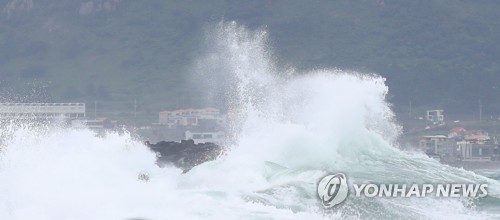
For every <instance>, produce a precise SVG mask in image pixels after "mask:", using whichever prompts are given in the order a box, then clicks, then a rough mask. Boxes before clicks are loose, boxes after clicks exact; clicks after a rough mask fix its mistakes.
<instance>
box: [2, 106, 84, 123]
mask: <svg viewBox="0 0 500 220" xmlns="http://www.w3.org/2000/svg"><path fill="white" fill-rule="evenodd" d="M56 118H65V119H79V118H85V103H0V120H1V119H44V120H47V119H56Z"/></svg>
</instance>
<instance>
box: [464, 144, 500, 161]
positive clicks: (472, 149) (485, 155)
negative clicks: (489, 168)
mask: <svg viewBox="0 0 500 220" xmlns="http://www.w3.org/2000/svg"><path fill="white" fill-rule="evenodd" d="M458 146H459V150H460V156H461V159H462V160H463V161H492V160H498V158H499V155H500V149H499V146H498V145H496V144H492V143H487V144H478V143H471V142H469V141H460V142H458Z"/></svg>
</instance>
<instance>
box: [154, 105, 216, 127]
mask: <svg viewBox="0 0 500 220" xmlns="http://www.w3.org/2000/svg"><path fill="white" fill-rule="evenodd" d="M200 120H213V121H215V122H216V123H222V122H223V120H224V119H223V117H222V116H221V114H220V111H219V109H216V108H203V109H192V108H189V109H179V110H174V111H162V112H160V113H159V124H162V125H168V126H169V127H175V126H198V125H199V122H200Z"/></svg>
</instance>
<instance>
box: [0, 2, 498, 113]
mask: <svg viewBox="0 0 500 220" xmlns="http://www.w3.org/2000/svg"><path fill="white" fill-rule="evenodd" d="M0 7H1V11H0V21H1V23H0V39H1V41H0V91H1V92H2V94H3V95H2V97H3V98H9V99H17V100H18V101H30V100H33V99H35V100H52V101H62V100H67V101H87V102H93V101H94V100H97V101H99V102H100V103H103V105H108V108H109V109H112V108H114V109H117V108H124V109H130V108H131V106H132V105H133V100H134V99H137V101H138V102H139V104H147V105H151V107H149V108H145V107H141V109H139V110H140V111H144V112H146V111H150V112H155V111H157V110H158V109H161V108H173V107H175V106H179V107H186V106H196V103H197V101H198V100H199V98H198V97H199V96H197V95H196V92H193V91H191V90H190V89H189V86H188V85H187V80H185V79H186V77H187V74H188V73H189V71H190V69H191V66H192V63H193V62H194V60H195V59H196V55H197V53H198V52H199V51H200V49H199V48H200V47H201V44H202V39H203V33H204V29H205V27H207V25H209V24H211V23H214V22H218V21H220V20H221V19H224V20H235V21H237V22H239V23H241V24H245V25H247V26H249V27H251V28H257V27H260V26H262V25H266V26H267V28H268V30H269V31H270V37H271V43H272V46H273V48H274V50H275V51H276V56H277V57H278V58H279V62H280V63H282V64H284V65H291V66H296V67H298V68H323V67H340V68H346V69H354V70H359V71H363V72H376V73H379V74H381V75H383V76H385V77H387V78H388V84H389V86H390V92H391V99H390V101H391V102H393V103H395V104H396V106H398V107H399V108H404V107H405V106H406V105H408V103H409V102H410V101H411V102H412V103H413V105H414V106H417V105H425V106H436V107H444V108H445V109H447V111H448V112H458V113H468V112H471V111H473V110H474V109H476V106H477V103H478V100H479V99H481V100H482V102H483V103H484V109H485V112H488V113H492V114H498V113H499V112H500V95H499V94H500V45H499V44H498V41H499V39H500V2H498V1H487V0H484V1H458V0H448V1H437V0H436V1H389V0H385V1H384V0H363V1H296V0H292V1H223V0H215V1H210V2H208V1H164V0H151V1H133V0H68V1H55V0H8V1H7V0H2V1H0ZM104 103H107V104H104ZM122 116H126V115H122Z"/></svg>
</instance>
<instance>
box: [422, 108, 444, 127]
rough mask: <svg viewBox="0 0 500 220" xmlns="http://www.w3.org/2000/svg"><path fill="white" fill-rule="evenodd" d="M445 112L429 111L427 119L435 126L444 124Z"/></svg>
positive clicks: (440, 110)
mask: <svg viewBox="0 0 500 220" xmlns="http://www.w3.org/2000/svg"><path fill="white" fill-rule="evenodd" d="M443 112H444V110H442V109H435V110H428V111H427V114H426V119H427V121H430V122H432V123H433V124H441V123H443V122H444V114H443Z"/></svg>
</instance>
